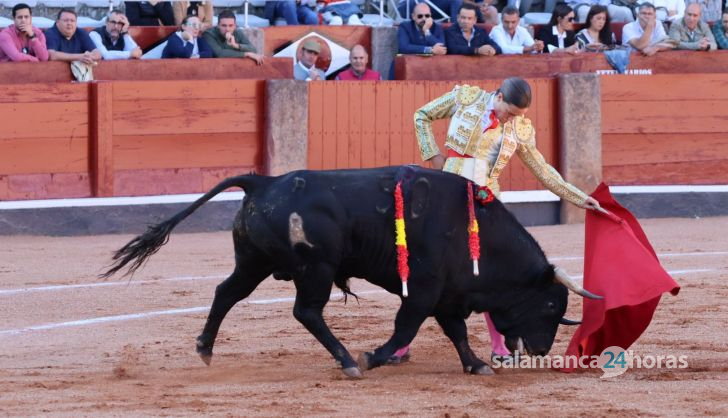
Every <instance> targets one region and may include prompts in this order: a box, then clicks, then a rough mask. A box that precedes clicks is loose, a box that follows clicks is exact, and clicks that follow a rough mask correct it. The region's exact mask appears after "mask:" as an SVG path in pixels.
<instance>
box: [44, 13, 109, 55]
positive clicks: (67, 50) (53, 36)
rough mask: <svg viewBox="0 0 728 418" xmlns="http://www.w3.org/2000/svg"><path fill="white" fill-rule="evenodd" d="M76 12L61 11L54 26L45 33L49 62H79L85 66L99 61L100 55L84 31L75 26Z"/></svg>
mask: <svg viewBox="0 0 728 418" xmlns="http://www.w3.org/2000/svg"><path fill="white" fill-rule="evenodd" d="M76 18H77V16H76V12H75V11H74V10H73V9H61V11H60V12H58V18H57V19H56V24H55V25H54V26H53V27H52V28H50V29H48V30H47V31H46V45H47V46H48V54H49V55H50V59H51V61H69V62H70V61H81V62H83V63H84V64H87V65H94V63H96V62H98V61H100V60H101V53H100V52H99V50H98V49H96V45H95V44H94V43H93V41H92V40H91V38H90V37H89V36H88V34H87V33H86V31H85V30H82V29H79V28H78V27H77V26H76Z"/></svg>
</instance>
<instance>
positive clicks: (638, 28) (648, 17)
mask: <svg viewBox="0 0 728 418" xmlns="http://www.w3.org/2000/svg"><path fill="white" fill-rule="evenodd" d="M622 44H623V45H629V46H630V47H631V48H632V49H633V50H636V51H640V52H641V53H642V54H644V55H647V56H650V55H655V54H656V53H658V52H659V51H668V50H670V49H673V48H674V47H675V45H674V43H673V42H671V41H670V38H668V36H667V34H666V33H665V28H663V27H662V23H660V22H658V21H657V17H656V15H655V6H653V5H652V3H648V2H645V3H642V4H640V7H639V13H638V16H637V20H635V21H634V22H630V23H627V24H626V25H624V27H623V28H622Z"/></svg>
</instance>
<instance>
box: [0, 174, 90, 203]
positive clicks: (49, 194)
mask: <svg viewBox="0 0 728 418" xmlns="http://www.w3.org/2000/svg"><path fill="white" fill-rule="evenodd" d="M89 184H90V183H89V179H88V173H86V172H75V173H33V174H12V175H9V176H1V177H0V199H1V200H28V199H62V198H76V197H91V188H90V186H89Z"/></svg>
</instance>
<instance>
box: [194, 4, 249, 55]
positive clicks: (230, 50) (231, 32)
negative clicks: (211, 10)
mask: <svg viewBox="0 0 728 418" xmlns="http://www.w3.org/2000/svg"><path fill="white" fill-rule="evenodd" d="M202 37H203V38H205V41H206V42H207V44H208V45H210V47H211V48H212V52H213V54H214V55H215V57H217V58H250V59H251V60H253V61H255V62H256V63H257V64H258V65H261V64H263V56H262V55H258V54H256V53H255V47H254V46H253V44H252V43H251V42H250V41H249V40H248V38H247V37H246V36H245V34H244V33H243V31H242V30H240V29H238V28H237V24H236V22H235V13H233V12H231V11H230V10H223V11H222V12H220V14H219V15H218V16H217V26H216V27H214V28H210V29H208V30H207V31H206V32H205V33H204V34H203V35H202Z"/></svg>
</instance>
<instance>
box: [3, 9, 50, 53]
mask: <svg viewBox="0 0 728 418" xmlns="http://www.w3.org/2000/svg"><path fill="white" fill-rule="evenodd" d="M4 61H32V62H38V61H48V48H46V39H45V35H44V34H43V32H42V31H41V30H40V29H38V28H36V27H34V26H33V16H32V12H31V10H30V6H28V5H27V4H25V3H18V4H16V5H15V6H13V24H12V25H10V26H8V27H7V28H5V30H3V31H2V32H0V62H4Z"/></svg>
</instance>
